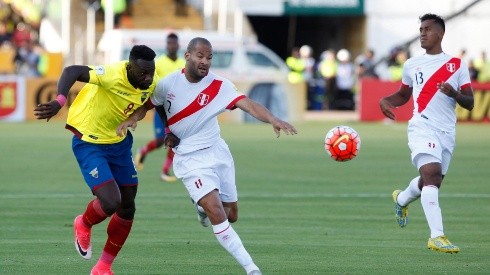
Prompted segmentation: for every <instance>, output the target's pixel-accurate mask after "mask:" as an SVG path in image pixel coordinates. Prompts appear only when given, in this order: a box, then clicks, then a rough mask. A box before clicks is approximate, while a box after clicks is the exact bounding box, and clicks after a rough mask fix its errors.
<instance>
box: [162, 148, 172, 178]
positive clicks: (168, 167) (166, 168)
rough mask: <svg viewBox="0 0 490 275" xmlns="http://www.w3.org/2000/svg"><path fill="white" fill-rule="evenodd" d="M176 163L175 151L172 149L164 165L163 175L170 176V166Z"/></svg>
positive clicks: (169, 150)
mask: <svg viewBox="0 0 490 275" xmlns="http://www.w3.org/2000/svg"><path fill="white" fill-rule="evenodd" d="M173 161H174V151H173V150H172V149H168V154H167V159H166V160H165V164H164V165H163V169H162V171H163V173H164V174H166V175H168V171H169V170H170V166H172V162H173Z"/></svg>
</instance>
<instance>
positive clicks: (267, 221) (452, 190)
mask: <svg viewBox="0 0 490 275" xmlns="http://www.w3.org/2000/svg"><path fill="white" fill-rule="evenodd" d="M338 124H347V125H349V126H352V127H353V128H354V129H356V130H357V131H358V132H359V134H360V136H361V140H362V147H361V150H360V154H359V156H358V157H357V158H356V159H354V160H352V161H349V162H345V163H337V162H335V161H333V160H332V159H330V158H329V157H328V155H327V153H326V152H325V151H324V149H323V139H324V135H325V134H326V132H327V131H328V130H329V129H330V128H332V127H333V126H335V125H338ZM63 125H64V124H63V123H61V122H49V123H45V122H31V123H22V124H7V123H0V147H1V150H0V151H1V152H2V153H1V157H0V174H1V178H2V180H1V184H0V209H1V210H0V274H88V273H89V272H90V269H91V268H92V266H93V265H94V264H95V262H96V260H97V259H98V257H99V256H100V253H101V250H102V247H103V245H104V243H105V240H106V233H105V230H106V225H107V221H105V222H103V223H102V224H100V225H98V226H96V227H94V229H93V238H92V240H93V243H92V245H93V251H94V255H93V258H92V260H89V261H86V260H83V259H82V258H81V257H80V256H78V255H77V253H76V251H75V249H74V246H73V243H72V230H73V228H72V223H73V219H74V217H75V216H76V215H77V214H79V213H82V211H83V210H84V209H85V206H86V204H87V202H88V201H89V200H90V199H92V196H91V194H90V192H89V190H88V188H87V187H86V185H85V184H84V182H83V178H82V176H81V174H80V172H79V168H78V165H77V163H76V160H75V158H74V156H73V153H72V151H71V135H70V132H68V131H67V130H64V129H63ZM296 126H297V128H298V130H299V134H298V135H297V136H293V137H291V136H281V138H279V139H276V138H275V135H274V133H273V131H272V129H271V127H270V126H269V125H263V124H246V125H235V124H226V123H225V124H222V125H221V128H222V135H223V137H224V138H225V139H226V140H227V141H228V144H229V146H230V148H231V150H232V153H233V155H234V158H235V164H236V169H237V173H236V174H237V182H238V189H239V196H240V200H239V202H240V219H239V221H238V222H237V223H236V224H234V225H233V227H234V228H235V230H236V231H237V232H238V234H239V235H240V237H241V239H242V241H243V243H244V244H245V247H246V248H247V250H248V251H249V252H250V254H251V255H252V257H253V259H254V261H255V262H256V263H257V265H258V266H259V267H261V269H262V271H263V272H264V274H395V273H396V274H488V272H489V270H490V261H489V260H488V255H490V246H489V244H490V234H489V233H490V220H489V219H488V213H489V212H490V186H489V185H488V170H489V168H490V167H489V166H490V161H489V160H490V157H489V155H488V152H489V151H488V148H490V139H489V138H488V137H489V136H490V127H488V125H486V124H459V125H458V135H457V147H456V150H455V156H454V158H453V162H452V163H451V167H450V170H449V173H448V175H447V177H446V179H445V181H444V183H443V188H442V190H441V192H440V204H441V207H442V210H443V217H444V225H445V233H446V234H447V235H448V237H449V239H450V240H451V241H452V242H453V243H454V244H456V245H458V246H460V248H461V252H460V253H459V254H456V255H450V254H443V253H438V252H434V251H429V250H428V249H427V247H426V245H427V239H428V237H429V230H428V226H427V223H426V221H425V216H424V214H423V212H422V208H421V206H420V202H419V201H417V202H415V203H413V204H412V205H411V206H410V209H409V218H410V220H409V224H408V226H407V227H406V228H403V229H401V228H399V227H398V225H397V224H396V222H395V219H394V213H393V206H392V201H391V192H392V191H393V190H394V189H398V188H405V186H406V185H407V183H408V181H409V180H410V179H412V178H413V177H414V176H415V175H416V171H415V168H413V167H412V165H411V163H410V159H409V150H408V148H407V144H406V143H407V141H406V125H405V124H403V123H400V124H391V125H384V124H381V123H373V124H361V123H354V122H349V123H346V122H335V121H328V122H305V123H301V124H297V125H296ZM134 137H135V143H134V147H133V152H134V151H135V150H136V149H137V148H139V147H140V146H142V145H143V144H144V143H145V142H147V141H148V140H149V139H150V138H152V125H151V124H150V123H142V124H140V125H139V127H138V129H137V131H136V132H134ZM163 157H164V152H163V151H162V150H160V151H157V152H154V153H152V154H150V155H148V157H147V159H146V161H145V169H144V170H143V171H141V172H140V173H139V176H140V186H139V190H138V197H137V213H136V220H135V223H134V226H133V230H132V232H131V235H130V236H129V239H128V241H127V242H126V245H125V246H124V248H123V249H122V251H121V252H120V254H119V257H118V258H117V259H116V261H115V264H114V267H113V270H114V272H115V273H116V274H244V271H243V269H242V268H241V267H240V266H239V264H238V263H237V262H236V261H235V260H234V259H233V258H232V257H231V256H230V255H228V253H227V252H226V251H225V250H224V249H223V248H222V247H221V246H220V245H219V244H218V242H217V240H216V239H215V237H214V236H213V234H212V232H211V229H210V228H203V227H201V226H200V224H199V223H198V221H197V219H196V214H195V212H194V209H193V207H192V205H191V202H190V199H189V198H188V195H187V192H186V191H185V188H184V187H183V185H182V184H181V183H180V181H178V182H177V183H164V182H161V181H160V180H159V173H160V168H161V165H162V163H163Z"/></svg>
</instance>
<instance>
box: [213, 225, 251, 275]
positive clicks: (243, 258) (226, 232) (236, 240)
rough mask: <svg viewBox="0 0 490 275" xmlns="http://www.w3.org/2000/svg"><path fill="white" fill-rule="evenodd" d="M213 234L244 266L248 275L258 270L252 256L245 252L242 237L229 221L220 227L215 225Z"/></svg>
mask: <svg viewBox="0 0 490 275" xmlns="http://www.w3.org/2000/svg"><path fill="white" fill-rule="evenodd" d="M213 232H214V235H215V236H216V238H217V239H218V242H219V243H220V244H221V246H223V247H224V248H225V249H226V250H227V251H228V252H229V253H230V254H231V255H232V256H233V257H234V258H235V259H236V260H237V261H238V262H239V263H240V264H241V265H242V266H243V268H244V269H245V271H246V272H247V273H248V272H250V271H252V270H258V268H257V266H256V265H255V264H254V262H253V260H252V257H250V254H248V252H247V250H245V247H244V246H243V244H242V241H241V240H240V237H239V236H238V234H237V233H236V232H235V230H233V228H232V227H231V225H230V223H229V222H228V220H226V221H224V222H222V223H220V224H218V225H213Z"/></svg>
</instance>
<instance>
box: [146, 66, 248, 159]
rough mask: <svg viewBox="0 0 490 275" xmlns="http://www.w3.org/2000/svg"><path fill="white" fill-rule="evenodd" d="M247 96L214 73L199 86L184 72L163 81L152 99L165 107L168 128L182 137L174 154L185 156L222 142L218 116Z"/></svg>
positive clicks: (210, 73) (167, 77) (231, 108)
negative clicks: (186, 76) (187, 77)
mask: <svg viewBox="0 0 490 275" xmlns="http://www.w3.org/2000/svg"><path fill="white" fill-rule="evenodd" d="M244 97H245V95H243V94H242V93H239V92H238V91H237V89H236V88H235V86H234V85H233V84H232V83H231V82H230V81H229V80H227V79H225V78H222V77H220V76H217V75H215V74H214V73H212V72H209V73H208V75H207V76H205V77H204V78H203V79H202V80H201V81H199V82H198V83H191V82H189V81H188V80H187V79H186V78H185V75H184V70H181V71H177V72H174V73H172V74H169V75H168V76H166V77H165V78H163V79H161V80H160V81H159V82H158V85H157V87H156V88H155V91H154V93H153V95H152V96H151V98H150V99H151V103H152V104H153V105H155V106H158V105H163V106H164V107H165V112H166V114H167V121H168V124H167V126H168V127H169V128H170V130H171V131H172V133H174V134H175V135H176V136H177V137H179V138H180V144H179V146H177V147H176V148H174V152H175V153H177V154H186V153H189V152H194V151H197V150H200V149H204V148H207V147H210V146H212V145H213V144H215V143H216V142H217V141H218V140H220V139H221V136H220V128H219V124H218V118H217V116H218V115H219V114H220V113H222V112H225V111H227V110H233V109H234V108H235V103H236V102H238V101H239V100H240V99H242V98H244Z"/></svg>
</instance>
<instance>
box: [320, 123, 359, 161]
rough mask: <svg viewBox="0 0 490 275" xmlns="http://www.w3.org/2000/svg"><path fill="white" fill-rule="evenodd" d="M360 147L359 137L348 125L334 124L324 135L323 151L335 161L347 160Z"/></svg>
mask: <svg viewBox="0 0 490 275" xmlns="http://www.w3.org/2000/svg"><path fill="white" fill-rule="evenodd" d="M359 149H361V138H360V137H359V134H358V133H357V132H356V130H354V129H352V128H351V127H349V126H343V125H341V126H335V127H333V128H332V129H330V131H328V133H327V135H326V136H325V151H327V153H328V155H329V156H330V157H331V158H333V159H334V160H335V161H348V160H351V159H353V158H355V157H356V156H357V154H358V153H359Z"/></svg>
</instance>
